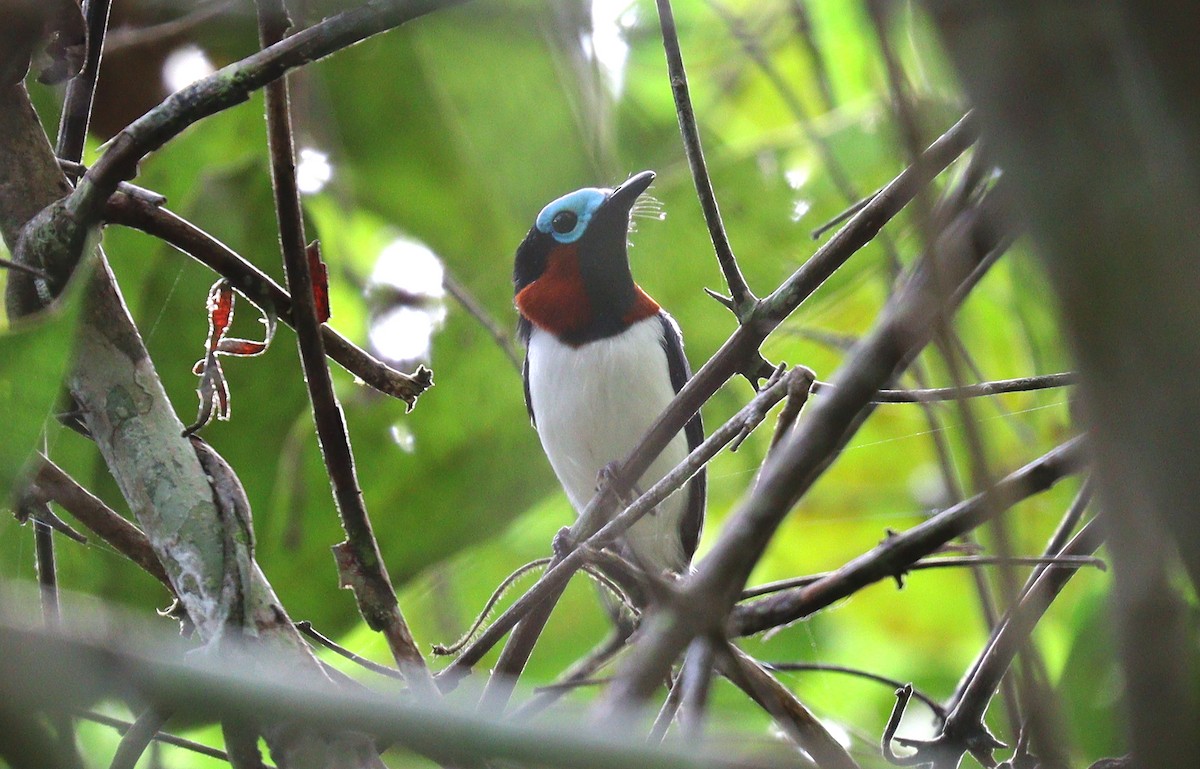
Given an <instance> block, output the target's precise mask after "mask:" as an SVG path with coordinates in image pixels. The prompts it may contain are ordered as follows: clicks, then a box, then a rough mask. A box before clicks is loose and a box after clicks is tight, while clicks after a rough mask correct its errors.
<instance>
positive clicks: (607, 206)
mask: <svg viewBox="0 0 1200 769" xmlns="http://www.w3.org/2000/svg"><path fill="white" fill-rule="evenodd" d="M653 181H654V172H652V171H643V172H641V173H639V174H636V175H634V176H632V177H630V178H629V179H628V180H626V181H625V182H624V183H623V184H621V185H620V186H618V187H617V188H616V189H603V188H596V187H585V188H583V189H581V190H576V191H575V192H572V193H570V194H567V195H564V196H562V197H561V198H558V199H557V200H555V201H553V202H551V203H550V204H549V205H547V206H546V207H545V208H543V209H542V211H541V213H539V214H538V216H537V219H536V220H535V221H534V225H533V227H531V228H530V230H529V233H528V234H527V235H526V236H525V240H524V241H522V243H521V245H520V246H519V247H518V248H517V257H516V262H515V265H514V267H513V286H514V288H515V291H516V294H517V305H518V307H519V308H520V309H521V313H522V316H523V317H524V319H526V320H530V321H532V322H533V323H535V324H537V325H539V326H545V327H547V328H548V330H551V331H554V332H555V333H557V334H559V336H561V337H563V338H564V339H566V340H567V341H571V342H573V343H581V342H586V341H590V340H593V339H600V338H603V337H606V336H611V335H613V334H617V333H620V332H621V331H623V330H624V329H625V328H626V327H627V325H628V323H629V320H628V317H629V313H630V311H631V309H633V308H635V306H636V305H637V304H638V302H639V301H641V297H644V296H645V295H644V294H642V293H641V291H640V289H638V287H637V286H636V285H635V284H634V282H633V275H632V274H631V273H630V271H629V254H628V250H627V245H626V238H627V236H628V234H629V212H630V210H631V209H632V208H633V204H634V203H635V202H636V201H637V199H638V196H640V195H641V194H642V193H643V192H645V191H646V188H647V187H649V186H650V183H651V182H653ZM543 282H544V285H538V284H539V283H543ZM646 299H647V300H648V297H647V298H646ZM654 309H655V311H657V306H655V307H654ZM539 316H541V317H539ZM522 326H523V327H524V326H525V324H522ZM523 330H524V328H523ZM526 333H527V331H526Z"/></svg>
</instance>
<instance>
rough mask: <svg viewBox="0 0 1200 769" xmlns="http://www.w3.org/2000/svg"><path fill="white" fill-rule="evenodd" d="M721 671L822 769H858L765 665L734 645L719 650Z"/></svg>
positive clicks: (819, 723)
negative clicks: (768, 714) (769, 715)
mask: <svg viewBox="0 0 1200 769" xmlns="http://www.w3.org/2000/svg"><path fill="white" fill-rule="evenodd" d="M720 651H721V653H720V654H719V655H718V657H717V659H718V664H719V666H720V671H721V673H723V674H724V675H725V677H727V678H728V679H729V680H730V681H732V682H733V683H734V684H735V685H736V686H737V687H738V688H739V689H741V690H742V691H744V692H746V694H748V695H750V698H751V699H753V700H754V701H755V702H757V703H758V704H759V705H760V706H762V707H763V708H764V709H765V710H766V711H767V712H768V713H770V714H771V717H772V718H774V719H775V723H776V724H778V725H779V728H780V729H782V730H783V731H784V733H785V734H787V736H788V737H789V738H791V739H792V740H793V741H794V742H795V743H796V744H797V745H799V746H800V747H801V748H803V749H804V751H805V752H806V753H808V754H809V755H810V756H812V758H813V760H814V761H815V762H816V763H817V766H819V767H821V769H858V763H857V762H855V760H854V759H853V758H851V757H850V754H849V753H847V752H846V749H845V748H843V747H842V746H841V745H840V744H839V743H838V741H837V740H835V739H834V738H833V737H832V736H831V735H830V734H829V732H828V731H827V730H826V729H825V727H824V726H822V725H821V722H820V721H818V720H817V717H816V716H814V715H813V714H812V713H811V712H810V711H809V710H808V708H806V707H805V706H804V704H803V703H802V702H800V700H798V699H796V695H794V694H792V692H791V691H789V690H788V688H787V687H786V686H784V685H783V684H781V683H779V681H778V680H776V678H775V676H773V675H771V674H770V673H769V672H767V670H766V669H765V668H763V666H762V665H761V664H760V663H759V662H758V661H757V660H755V659H754V658H752V657H751V656H750V655H748V654H746V653H745V652H744V651H742V650H741V649H739V648H737V647H736V646H734V645H733V644H730V643H725V644H723V645H722V647H721V649H720Z"/></svg>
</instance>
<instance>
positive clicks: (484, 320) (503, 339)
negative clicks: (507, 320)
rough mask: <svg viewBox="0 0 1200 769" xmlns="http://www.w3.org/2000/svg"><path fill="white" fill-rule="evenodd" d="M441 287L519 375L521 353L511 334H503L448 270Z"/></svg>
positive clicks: (497, 324)
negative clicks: (486, 335)
mask: <svg viewBox="0 0 1200 769" xmlns="http://www.w3.org/2000/svg"><path fill="white" fill-rule="evenodd" d="M442 285H444V286H445V287H446V291H447V292H449V294H450V296H452V297H454V299H455V300H456V301H457V302H458V303H459V304H460V305H462V308H463V309H464V310H466V311H467V314H468V315H470V316H471V317H472V318H474V319H475V320H477V321H478V322H479V325H481V326H483V328H484V330H485V331H487V332H488V334H489V335H491V337H492V340H493V341H494V342H495V343H496V346H497V347H499V348H500V351H501V352H503V353H504V357H506V358H508V361H509V363H511V364H513V368H515V369H516V370H517V372H518V373H519V372H520V371H521V367H522V363H521V353H520V351H519V350H518V349H517V347H516V346H515V345H514V344H513V337H512V334H508V333H505V331H504V329H502V328H501V327H500V324H499V323H497V322H496V320H495V318H493V317H492V316H491V315H490V314H488V311H487V308H485V307H484V306H483V305H482V304H480V303H479V300H478V299H476V298H475V297H474V295H472V294H471V292H470V291H468V290H467V287H466V286H464V285H463V284H462V283H460V282H459V280H458V279H457V278H455V277H454V276H453V275H451V274H450V271H449V270H445V272H443V274H442Z"/></svg>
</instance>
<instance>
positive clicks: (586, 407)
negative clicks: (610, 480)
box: [528, 316, 688, 571]
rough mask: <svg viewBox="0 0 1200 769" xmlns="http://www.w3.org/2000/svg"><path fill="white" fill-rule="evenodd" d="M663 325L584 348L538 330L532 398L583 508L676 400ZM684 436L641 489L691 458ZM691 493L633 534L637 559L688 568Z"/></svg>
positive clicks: (533, 341) (636, 328)
mask: <svg viewBox="0 0 1200 769" xmlns="http://www.w3.org/2000/svg"><path fill="white" fill-rule="evenodd" d="M662 334H663V329H662V322H661V320H660V319H659V318H658V317H657V316H654V317H650V318H646V319H645V320H641V321H638V322H637V323H635V324H633V325H632V326H630V327H629V328H628V329H626V330H625V331H624V332H622V333H621V334H618V335H616V336H613V337H608V338H607V339H600V340H598V341H595V342H589V343H587V344H584V345H582V346H580V347H571V346H570V345H566V344H563V343H562V342H560V341H558V339H556V338H555V337H554V335H553V334H549V333H547V332H545V331H542V330H540V329H538V328H536V327H535V328H534V329H533V333H532V335H531V337H530V340H529V351H528V352H529V395H530V401H531V402H532V404H533V414H534V420H535V421H536V423H537V431H538V436H539V437H540V438H541V441H542V447H543V448H544V449H545V451H546V455H547V456H548V457H549V458H550V465H551V466H552V467H553V468H554V472H555V474H556V475H557V476H558V480H559V482H560V483H562V485H563V488H564V489H565V490H566V492H567V497H568V498H569V499H570V500H571V504H572V505H573V506H574V507H575V510H576V511H577V512H578V511H581V510H582V509H583V508H584V507H585V506H586V505H587V503H588V501H589V500H591V498H592V496H593V495H594V493H595V490H596V479H597V475H598V474H599V472H600V470H601V469H602V468H603V467H605V466H606V465H607V464H609V463H610V462H614V461H619V460H621V459H624V458H625V456H626V455H628V454H629V452H630V451H631V450H632V449H633V447H634V446H635V445H636V443H637V441H638V439H639V438H641V436H642V435H643V434H644V433H645V432H646V430H647V428H649V427H650V424H651V423H652V422H653V421H654V420H655V418H657V417H658V415H659V414H661V413H662V411H663V409H664V408H666V406H667V403H669V402H670V401H671V399H672V398H674V397H675V392H674V390H673V388H672V387H671V380H670V375H669V370H668V366H667V356H666V352H665V351H664V350H663V346H662ZM687 453H688V448H687V439H686V438H685V437H684V434H683V433H682V432H680V433H679V434H678V435H676V436H675V437H674V438H673V439H672V440H671V442H670V444H668V445H667V448H666V449H665V450H663V452H662V453H661V454H660V455H659V456H658V458H657V459H656V460H655V461H654V463H653V464H652V465H651V466H650V468H649V469H648V470H647V471H646V474H645V475H643V476H642V477H641V479H640V480H639V482H638V487H639V489H640V490H641V491H645V490H646V489H648V488H650V486H651V485H653V484H654V483H655V482H656V481H658V480H659V479H661V478H662V477H663V476H664V475H666V474H667V473H668V472H670V471H671V469H673V468H674V467H675V466H676V465H677V464H679V462H681V461H682V460H683V459H684V457H686V456H687ZM686 507H687V495H686V494H681V493H678V492H677V493H675V494H674V495H672V496H671V497H669V498H668V499H666V500H664V501H663V502H662V503H661V504H660V505H659V506H658V509H657V511H655V512H654V513H652V514H651V515H648V516H646V517H645V518H643V519H642V520H640V521H638V523H637V524H635V525H634V526H633V528H632V529H631V530H630V531H629V532H628V534H627V535H626V541H627V542H628V543H629V545H630V547H632V548H633V551H634V553H635V554H636V555H637V557H638V558H639V559H641V560H643V561H645V562H646V564H647V565H654V566H658V567H660V568H670V569H672V570H675V571H679V570H681V569H682V568H683V567H684V566H685V559H684V555H683V546H682V543H681V541H680V535H679V523H680V518H681V517H682V515H683V514H684V511H685V509H686Z"/></svg>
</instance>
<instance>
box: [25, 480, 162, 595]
mask: <svg viewBox="0 0 1200 769" xmlns="http://www.w3.org/2000/svg"><path fill="white" fill-rule="evenodd" d="M39 461H40V464H39V465H38V468H37V473H36V475H35V476H34V479H35V481H36V482H37V485H38V487H39V488H40V489H41V490H42V491H43V492H44V493H45V494H46V495H47V497H49V499H50V500H52V501H54V502H57V503H58V504H59V505H61V506H62V508H63V509H64V510H66V511H67V512H68V513H70V514H71V515H72V516H73V517H74V518H75V520H77V521H79V522H80V523H82V524H83V525H84V526H86V527H87V528H88V529H89V530H90V531H91V532H93V533H94V534H95V535H96V536H98V537H100V539H102V540H104V541H105V542H107V543H108V544H109V545H112V547H113V548H114V549H116V551H117V552H118V553H120V554H121V555H123V556H125V557H126V558H128V559H129V560H131V561H133V562H134V563H136V564H137V565H138V566H141V567H142V568H143V569H145V570H146V572H148V573H149V574H150V575H151V576H152V577H154V578H155V579H157V580H158V581H159V582H161V583H162V584H163V586H164V587H166V588H167V590H170V591H172V592H174V588H173V587H171V580H170V579H168V578H167V572H166V571H165V570H164V569H163V566H162V563H160V562H159V560H158V558H157V557H156V556H155V555H154V549H153V548H152V547H151V546H150V540H149V539H147V538H146V535H145V534H143V533H142V530H141V529H139V528H138V527H137V526H135V525H133V524H132V523H130V522H129V521H127V520H126V519H125V517H124V516H122V515H121V514H120V513H118V512H117V511H115V510H113V509H112V508H111V507H109V506H108V505H106V504H104V502H103V501H101V500H100V499H99V498H98V497H96V496H95V495H94V494H92V493H91V492H90V491H88V490H87V489H85V488H84V487H83V486H81V485H79V483H78V482H77V481H76V480H75V479H74V478H72V477H71V476H69V475H67V473H66V472H64V471H63V469H62V468H61V467H59V466H58V465H56V464H54V463H53V462H51V461H50V460H49V459H47V458H46V457H44V456H40V457H39Z"/></svg>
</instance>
